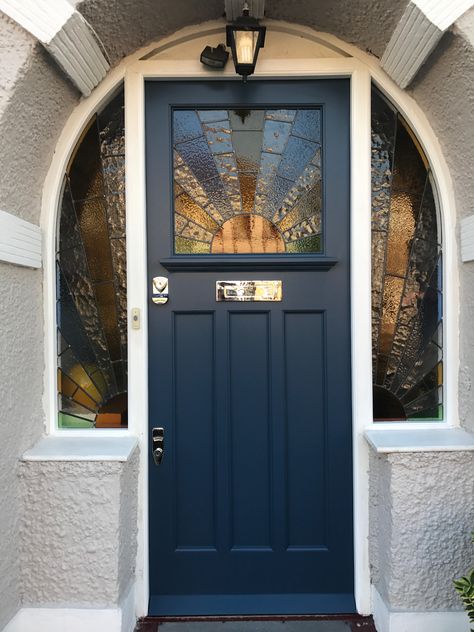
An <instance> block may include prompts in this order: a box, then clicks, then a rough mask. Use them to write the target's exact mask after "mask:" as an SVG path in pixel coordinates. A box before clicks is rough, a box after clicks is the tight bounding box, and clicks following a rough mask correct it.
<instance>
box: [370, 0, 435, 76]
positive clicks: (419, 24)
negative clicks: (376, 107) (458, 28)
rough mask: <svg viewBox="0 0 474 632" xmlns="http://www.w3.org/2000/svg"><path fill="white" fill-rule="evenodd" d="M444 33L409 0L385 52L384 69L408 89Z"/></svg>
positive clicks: (382, 63) (382, 62)
mask: <svg viewBox="0 0 474 632" xmlns="http://www.w3.org/2000/svg"><path fill="white" fill-rule="evenodd" d="M442 35H443V32H442V31H441V30H440V29H439V28H438V27H437V26H436V25H435V24H433V23H432V22H431V21H430V19H429V18H428V17H427V16H426V15H425V14H424V13H423V11H421V9H419V8H418V7H417V6H416V5H415V4H414V3H413V2H410V3H409V4H408V5H407V7H406V9H405V11H404V13H403V15H402V17H401V18H400V21H399V22H398V24H397V26H396V27H395V30H394V32H393V33H392V36H391V38H390V40H389V42H388V44H387V47H386V48H385V51H384V54H383V55H382V59H381V65H382V68H384V70H385V71H386V72H387V73H388V74H389V75H390V77H391V78H392V79H393V80H394V81H395V82H396V83H398V85H399V86H400V87H401V88H406V87H407V86H408V85H409V83H410V82H411V81H412V79H413V78H414V77H415V75H416V73H417V72H418V70H419V69H420V68H421V66H422V65H423V64H424V63H425V61H426V60H427V59H428V57H429V56H430V55H431V52H432V51H433V50H434V48H435V47H436V45H437V44H438V42H439V40H440V39H441V36H442Z"/></svg>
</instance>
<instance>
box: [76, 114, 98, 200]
mask: <svg viewBox="0 0 474 632" xmlns="http://www.w3.org/2000/svg"><path fill="white" fill-rule="evenodd" d="M69 179H70V183H71V193H72V197H73V199H74V200H85V199H87V198H95V197H101V196H102V195H104V182H103V178H102V165H101V160H100V142H99V133H98V128H97V120H96V119H94V120H93V121H92V123H91V125H90V127H89V130H88V131H87V133H86V134H85V136H84V138H83V139H82V140H81V141H80V143H79V148H78V150H77V153H76V154H75V156H74V159H73V161H72V163H71V164H70V166H69Z"/></svg>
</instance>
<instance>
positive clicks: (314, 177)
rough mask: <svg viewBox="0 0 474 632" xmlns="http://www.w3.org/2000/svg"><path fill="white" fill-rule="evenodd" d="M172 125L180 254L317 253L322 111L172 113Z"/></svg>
mask: <svg viewBox="0 0 474 632" xmlns="http://www.w3.org/2000/svg"><path fill="white" fill-rule="evenodd" d="M173 121H174V125H173V130H174V131H173V134H174V136H173V145H174V195H175V197H174V229H175V245H174V251H175V252H176V253H177V254H202V253H207V252H213V253H218V252H219V253H222V254H224V253H226V252H228V253H236V252H247V253H252V252H255V253H257V252H266V253H270V252H275V253H277V252H290V253H298V252H315V253H317V252H321V243H322V242H321V239H320V237H319V236H320V235H321V232H322V187H321V145H320V140H321V111H320V110H319V109H317V110H301V111H298V110H263V109H260V110H255V109H254V110H250V109H240V110H199V111H196V112H195V111H191V110H175V111H174V112H173ZM241 215H249V216H252V217H254V218H257V219H254V220H252V222H248V223H245V222H246V220H238V219H237V218H238V217H239V216H241ZM244 225H245V226H244ZM244 235H245V237H244ZM316 236H318V238H317V239H314V238H313V237H316ZM249 238H250V239H251V240H253V239H255V243H254V244H252V243H251V241H249ZM294 242H298V245H296V246H294V245H293V244H294ZM206 244H213V245H212V246H210V247H209V246H206ZM272 244H273V246H272ZM271 247H273V248H274V250H273V251H272V250H270V248H271ZM311 247H314V248H315V249H314V250H312V251H311V250H310V248H311ZM227 248H228V250H226V249H227Z"/></svg>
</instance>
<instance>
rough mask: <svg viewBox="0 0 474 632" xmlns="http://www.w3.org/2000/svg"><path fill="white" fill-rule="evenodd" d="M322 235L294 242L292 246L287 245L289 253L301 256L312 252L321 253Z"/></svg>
mask: <svg viewBox="0 0 474 632" xmlns="http://www.w3.org/2000/svg"><path fill="white" fill-rule="evenodd" d="M321 250H322V245H321V235H314V236H313V237H306V238H305V239H300V240H299V241H293V242H292V243H291V244H287V246H286V251H287V252H298V253H300V254H305V253H306V254H309V253H311V252H321Z"/></svg>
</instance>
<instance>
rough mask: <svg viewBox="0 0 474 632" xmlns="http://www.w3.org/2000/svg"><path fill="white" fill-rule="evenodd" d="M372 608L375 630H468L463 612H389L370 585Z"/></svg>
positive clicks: (436, 631) (403, 631) (446, 631)
mask: <svg viewBox="0 0 474 632" xmlns="http://www.w3.org/2000/svg"><path fill="white" fill-rule="evenodd" d="M372 610H373V615H374V622H375V625H376V627H377V632H425V631H426V632H428V630H429V632H469V630H470V626H469V620H468V617H467V615H466V613H465V612H462V611H457V610H452V611H446V610H445V611H443V610H440V611H437V612H399V611H396V612H391V611H390V610H389V609H388V607H387V605H386V603H385V601H384V600H383V599H382V597H381V596H380V594H379V593H378V591H377V589H376V588H374V587H372Z"/></svg>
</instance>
